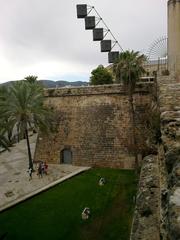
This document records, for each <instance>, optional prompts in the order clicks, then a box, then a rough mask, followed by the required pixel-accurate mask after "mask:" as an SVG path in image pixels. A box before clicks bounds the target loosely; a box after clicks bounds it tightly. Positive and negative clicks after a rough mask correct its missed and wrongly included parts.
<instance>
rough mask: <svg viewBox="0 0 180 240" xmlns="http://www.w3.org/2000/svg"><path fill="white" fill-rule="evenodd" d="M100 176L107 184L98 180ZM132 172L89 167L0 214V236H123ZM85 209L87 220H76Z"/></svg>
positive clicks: (73, 239) (67, 239) (123, 239)
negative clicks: (90, 168)
mask: <svg viewBox="0 0 180 240" xmlns="http://www.w3.org/2000/svg"><path fill="white" fill-rule="evenodd" d="M100 177H105V178H106V180H107V183H106V185H104V186H101V187H100V186H99V185H98V180H99V178H100ZM135 193H136V180H135V173H134V171H130V170H118V169H93V170H89V171H87V172H85V173H83V174H81V175H78V176H76V177H74V178H72V179H70V180H68V181H66V182H64V183H61V184H59V185H57V186H56V187H54V188H52V189H50V190H48V191H46V192H44V193H41V194H39V195H37V196H35V197H34V198H31V199H29V200H27V201H25V202H23V203H21V204H19V205H17V206H15V207H14V208H11V209H9V210H7V211H4V212H2V213H0V239H1V236H2V235H3V234H4V233H7V235H6V237H5V238H4V239H6V240H28V239H31V240H41V239H42V240H46V239H47V240H61V239H62V240H128V239H129V234H130V228H131V222H132V215H133V207H134V206H133V205H134V204H133V196H134V195H135ZM84 207H90V209H91V218H90V219H88V220H86V221H83V220H81V212H82V210H83V209H84Z"/></svg>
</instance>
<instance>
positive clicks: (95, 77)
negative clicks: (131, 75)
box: [90, 65, 113, 85]
mask: <svg viewBox="0 0 180 240" xmlns="http://www.w3.org/2000/svg"><path fill="white" fill-rule="evenodd" d="M112 83H113V77H112V74H111V73H110V72H109V71H108V70H107V69H106V68H104V66H102V65H99V66H98V67H97V68H96V69H94V70H93V71H92V72H91V77H90V84H91V85H103V84H112Z"/></svg>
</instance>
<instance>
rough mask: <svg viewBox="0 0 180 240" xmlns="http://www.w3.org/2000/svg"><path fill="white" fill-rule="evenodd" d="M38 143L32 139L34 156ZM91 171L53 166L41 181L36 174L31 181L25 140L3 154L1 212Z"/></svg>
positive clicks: (1, 158)
mask: <svg viewBox="0 0 180 240" xmlns="http://www.w3.org/2000/svg"><path fill="white" fill-rule="evenodd" d="M35 142H36V135H34V136H32V137H30V143H31V150H32V155H33V154H34V149H35ZM88 169H89V168H87V167H77V166H72V165H67V164H66V165H65V164H62V165H54V164H51V165H49V166H48V175H46V176H43V178H39V177H38V176H37V173H36V172H35V173H33V176H32V180H31V181H29V176H28V173H27V170H28V157H27V147H26V140H22V141H21V142H20V143H18V144H16V145H15V146H14V147H12V148H11V151H10V152H8V151H6V152H3V153H1V154H0V211H2V210H4V209H6V208H8V207H10V206H12V205H14V204H16V203H18V202H21V201H23V200H25V199H27V198H28V197H31V196H33V195H35V194H37V193H39V192H41V191H43V190H45V189H47V188H49V187H52V186H54V185H56V184H58V183H59V182H62V181H64V180H66V179H68V178H70V177H72V176H74V175H76V174H78V173H80V172H83V171H86V170H88Z"/></svg>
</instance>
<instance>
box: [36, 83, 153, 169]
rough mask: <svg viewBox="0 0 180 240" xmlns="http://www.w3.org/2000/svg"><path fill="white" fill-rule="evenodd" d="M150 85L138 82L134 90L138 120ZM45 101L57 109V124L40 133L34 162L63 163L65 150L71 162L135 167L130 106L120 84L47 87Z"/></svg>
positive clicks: (142, 111) (149, 95)
mask: <svg viewBox="0 0 180 240" xmlns="http://www.w3.org/2000/svg"><path fill="white" fill-rule="evenodd" d="M151 88H152V84H149V83H147V84H139V85H138V87H137V89H136V91H135V94H134V106H135V113H136V115H137V116H138V118H137V119H141V115H142V114H143V113H144V111H145V106H146V105H147V104H148V103H149V102H150V101H151ZM45 103H46V104H47V105H50V106H51V107H53V108H54V109H55V111H57V112H58V127H57V130H56V132H55V133H51V134H48V135H41V134H39V137H38V141H37V146H36V152H35V160H36V161H39V160H42V161H47V162H49V163H56V164H57V163H62V161H63V159H62V152H63V150H66V149H67V150H68V151H70V152H71V155H72V156H71V157H72V164H74V165H83V166H102V167H117V168H124V169H131V168H134V157H133V156H132V154H130V151H129V147H130V146H131V145H132V125H131V120H130V106H129V100H128V95H127V93H126V91H125V89H124V87H123V86H122V85H116V84H113V85H103V86H89V87H78V88H59V89H47V90H45ZM136 124H139V125H140V124H141V123H140V121H139V120H136Z"/></svg>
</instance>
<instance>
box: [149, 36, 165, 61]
mask: <svg viewBox="0 0 180 240" xmlns="http://www.w3.org/2000/svg"><path fill="white" fill-rule="evenodd" d="M146 55H147V59H148V62H151V61H157V60H162V59H167V37H166V36H164V37H160V38H158V39H156V40H155V41H154V42H153V43H152V44H151V45H150V47H149V49H148V51H147V54H146Z"/></svg>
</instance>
